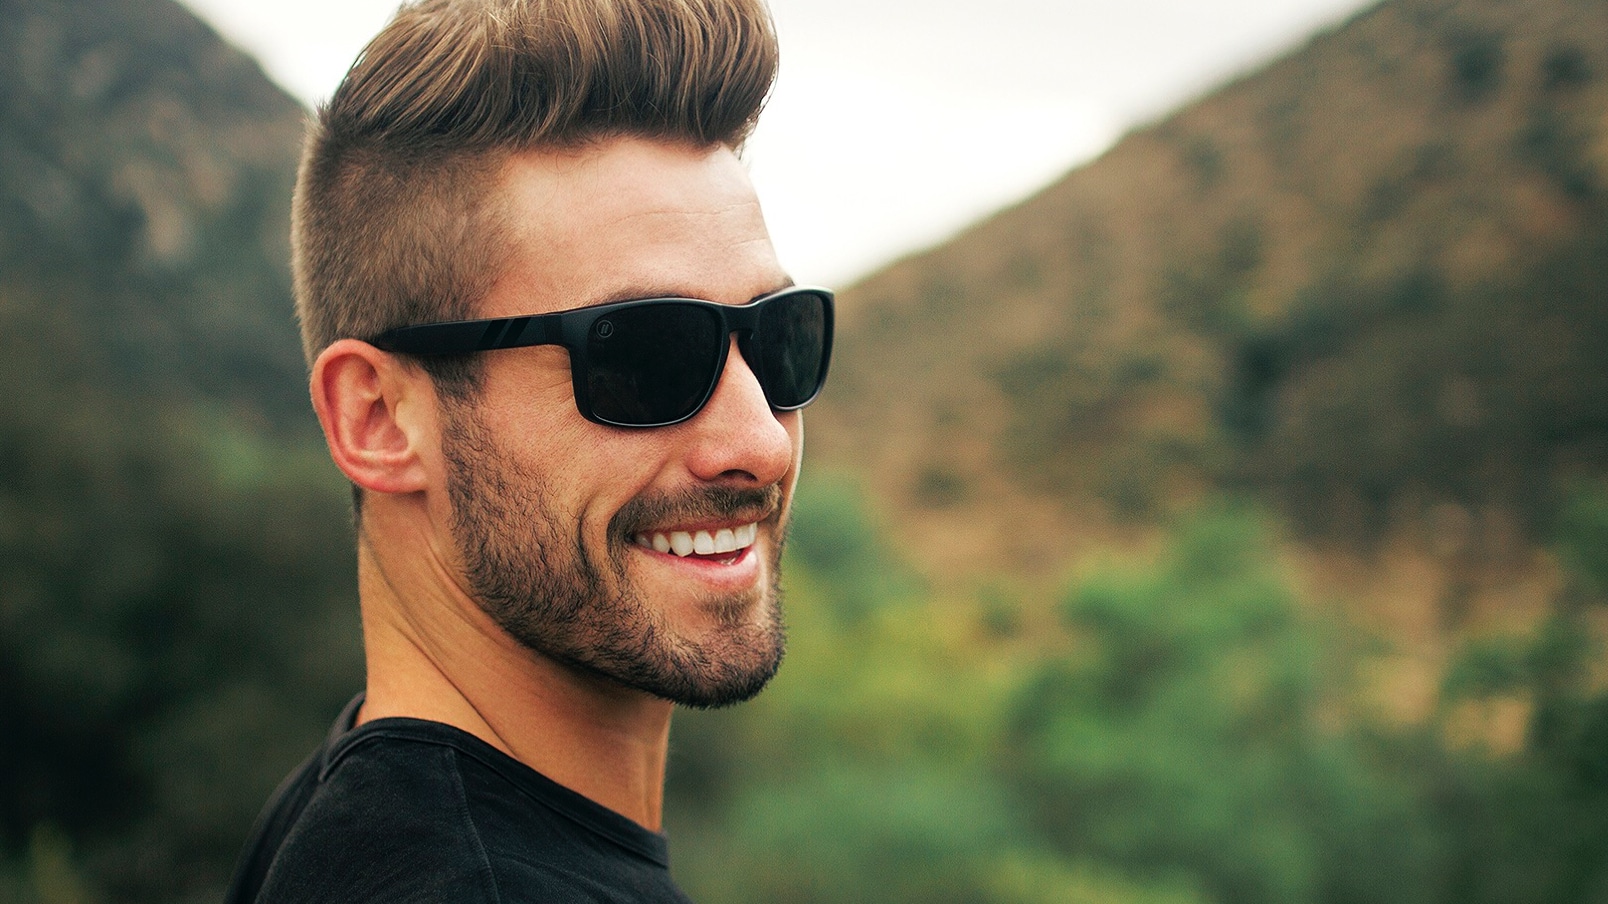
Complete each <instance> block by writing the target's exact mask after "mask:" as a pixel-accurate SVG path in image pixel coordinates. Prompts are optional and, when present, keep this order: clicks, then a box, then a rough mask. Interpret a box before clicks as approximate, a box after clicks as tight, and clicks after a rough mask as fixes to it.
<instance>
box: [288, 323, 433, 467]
mask: <svg viewBox="0 0 1608 904" xmlns="http://www.w3.org/2000/svg"><path fill="white" fill-rule="evenodd" d="M427 382H428V378H427V377H425V376H424V375H423V374H419V373H414V372H412V371H410V370H409V369H407V368H405V367H404V366H403V365H402V364H401V363H400V362H399V361H398V360H397V359H396V358H395V357H393V356H392V355H389V354H387V353H385V352H382V351H380V350H379V349H377V348H375V347H374V346H372V345H369V344H368V343H366V342H360V341H358V340H356V339H342V340H340V341H338V342H335V343H333V344H331V345H330V346H329V347H328V348H326V349H324V351H323V352H322V353H320V354H319V356H318V359H317V360H316V361H314V362H313V373H312V379H311V386H310V389H311V392H312V398H313V410H314V411H316V412H317V413H318V422H319V424H320V425H321V426H322V427H323V428H324V439H325V441H326V442H327V443H328V444H329V454H330V458H332V459H334V461H335V465H336V466H337V467H339V468H340V469H341V471H342V472H343V473H345V475H346V477H347V478H348V479H349V480H351V481H352V482H353V483H355V484H357V485H358V486H360V487H362V488H363V489H365V490H370V491H372V492H376V493H412V492H418V491H420V490H423V489H424V488H425V487H426V486H427V485H428V479H427V476H426V469H425V467H424V462H423V458H422V456H421V454H420V453H421V451H422V449H421V447H420V444H421V442H422V441H423V440H424V438H425V434H426V431H427V424H425V423H424V422H423V420H424V418H425V416H426V412H428V411H432V410H433V408H431V406H429V405H428V404H421V402H424V401H426V400H425V399H423V398H421V395H422V393H423V391H424V387H423V386H422V385H421V384H423V383H427Z"/></svg>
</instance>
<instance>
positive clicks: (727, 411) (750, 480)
mask: <svg viewBox="0 0 1608 904" xmlns="http://www.w3.org/2000/svg"><path fill="white" fill-rule="evenodd" d="M731 343H732V344H731V348H729V349H728V350H727V355H726V369H725V371H724V372H723V373H722V374H721V375H720V382H719V383H718V384H716V385H715V393H714V395H712V396H710V398H709V401H708V403H707V404H705V405H704V408H703V410H702V411H700V412H698V414H697V415H696V416H695V417H693V419H692V420H691V421H688V422H687V427H688V429H689V430H690V431H691V433H692V439H693V442H692V444H691V451H690V454H689V455H688V467H689V468H690V469H691V470H692V472H693V474H694V476H696V477H698V478H699V479H701V480H711V481H712V480H736V481H739V482H741V483H743V484H745V485H753V486H768V485H770V484H773V483H776V482H778V481H780V480H781V479H782V478H783V477H785V476H786V475H787V472H788V471H789V470H790V469H792V467H793V464H794V462H795V460H796V458H797V455H798V451H799V444H800V442H801V439H802V437H801V435H800V432H799V428H798V425H799V423H800V420H799V415H798V412H781V413H779V412H776V411H772V410H771V407H770V403H769V402H767V401H766V400H765V391H764V390H763V389H761V388H760V385H759V378H758V377H756V376H755V375H754V372H753V370H752V369H750V368H749V366H748V362H747V361H745V360H743V356H742V354H741V352H739V351H738V349H737V340H736V338H735V337H733V338H732V340H731Z"/></svg>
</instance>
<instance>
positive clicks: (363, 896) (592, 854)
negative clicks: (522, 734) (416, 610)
mask: <svg viewBox="0 0 1608 904" xmlns="http://www.w3.org/2000/svg"><path fill="white" fill-rule="evenodd" d="M667 867H668V857H667V850H666V848H665V841H664V838H663V836H662V835H659V834H657V833H653V832H649V831H647V830H646V829H643V828H642V827H640V826H637V825H636V824H635V823H632V822H631V821H630V820H628V819H626V818H625V817H623V816H621V815H619V814H617V813H614V812H613V811H610V810H607V809H606V808H604V807H602V806H600V805H598V804H596V803H594V802H592V801H590V800H588V799H586V798H585V797H582V796H581V795H579V794H576V793H575V792H573V791H570V790H569V789H567V788H564V787H562V786H560V785H558V784H556V783H554V782H552V781H551V780H549V779H547V778H546V777H545V776H542V775H541V774H540V773H538V772H536V771H534V770H532V769H530V768H529V767H527V766H525V765H523V764H521V763H519V762H518V761H516V760H514V759H512V758H511V757H508V756H507V755H506V754H503V753H502V752H501V751H498V750H496V749H495V748H493V747H491V746H490V745H488V744H486V743H485V742H484V741H481V740H480V739H478V738H475V737H473V736H471V735H468V734H467V733H465V732H462V731H460V730H458V729H456V728H452V727H450V726H446V725H442V724H440V723H434V722H425V721H420V720H414V719H382V720H376V721H375V722H370V723H367V724H365V725H363V726H360V727H354V726H353V725H352V721H351V720H350V719H349V718H345V717H343V721H338V722H337V724H336V727H335V729H333V730H332V732H331V735H330V737H329V739H328V740H327V741H326V743H325V746H324V747H322V748H320V749H319V750H318V751H317V752H315V753H314V754H313V756H312V757H311V758H310V759H309V760H308V762H307V763H306V764H304V765H303V767H302V769H301V770H299V771H298V772H297V773H295V774H294V775H292V776H291V778H290V779H289V780H287V782H286V783H285V785H284V786H283V787H282V788H281V789H280V791H279V792H278V793H277V794H276V795H275V798H274V800H273V801H272V802H270V804H269V806H268V808H267V809H266V810H265V811H264V814H263V817H262V819H261V820H260V821H259V825H258V827H257V829H256V831H255V833H254V837H253V839H252V841H251V842H250V843H249V844H248V845H247V849H246V851H245V854H244V856H243V857H242V861H241V867H240V869H239V870H238V871H237V874H236V878H235V884H234V886H233V887H232V888H231V890H230V894H229V896H228V898H227V901H228V902H229V904H314V902H343V904H344V902H350V901H363V902H414V901H419V902H424V901H430V902H437V901H452V902H455V904H457V902H463V904H478V902H483V901H484V902H506V904H513V902H524V901H539V902H543V904H555V902H557V904H562V902H622V904H623V902H632V904H636V902H685V901H686V898H685V897H684V896H682V894H681V893H680V891H679V890H678V889H676V887H675V884H674V882H673V881H671V879H670V875H669V871H668V868H667Z"/></svg>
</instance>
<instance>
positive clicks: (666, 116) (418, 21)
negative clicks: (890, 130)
mask: <svg viewBox="0 0 1608 904" xmlns="http://www.w3.org/2000/svg"><path fill="white" fill-rule="evenodd" d="M777 57H778V54H777V46H776V36H775V30H774V28H773V26H772V23H771V19H770V14H769V11H768V10H767V9H766V7H765V5H764V2H763V0H423V2H418V3H411V4H408V5H404V6H403V7H402V8H401V9H400V10H398V12H397V14H396V16H395V17H394V18H393V19H392V20H391V22H390V24H389V25H387V26H386V27H385V29H384V30H383V31H381V32H380V33H379V35H377V36H376V37H375V38H374V40H373V41H371V42H370V43H369V45H368V47H367V48H365V49H364V51H363V52H362V54H361V55H360V56H359V57H358V59H357V62H356V63H355V64H354V65H353V66H352V69H351V71H350V72H348V73H347V75H346V78H345V79H344V80H343V81H342V82H341V85H340V87H339V88H337V89H336V91H335V93H334V95H333V96H332V97H331V98H330V100H329V102H328V103H327V104H325V105H323V106H322V107H321V108H320V109H319V110H318V112H317V114H316V116H315V117H314V119H313V121H312V122H311V123H310V125H309V127H308V134H307V140H306V144H305V146H304V149H303V155H302V162H301V170H300V173H299V175H298V178H297V183H296V196H295V200H294V204H293V207H292V226H291V246H292V269H293V271H294V276H295V290H296V310H297V315H298V317H299V319H300V321H301V329H302V343H303V350H304V351H305V352H306V354H307V358H308V361H309V362H311V361H312V360H313V359H314V358H316V357H317V355H318V354H319V352H321V351H322V350H323V349H324V348H325V347H326V346H328V345H329V344H330V343H332V342H335V341H336V340H338V339H342V338H359V339H362V338H368V337H371V336H374V335H377V334H378V333H380V332H383V331H384V330H387V329H390V328H392V327H396V326H403V325H407V324H413V323H426V322H432V321H438V320H457V319H467V318H470V317H473V316H475V310H476V308H477V306H478V303H479V301H480V299H481V298H482V297H484V295H485V293H486V291H488V290H489V288H490V286H491V284H492V283H493V282H494V281H495V279H496V278H497V276H498V275H499V273H500V272H501V269H502V265H503V262H504V256H505V254H506V253H507V249H508V246H509V242H508V240H507V231H508V230H507V226H506V224H505V223H504V222H503V219H502V216H501V208H500V206H499V204H498V203H497V199H496V198H495V197H494V196H493V194H494V193H493V190H494V189H495V187H496V185H497V181H498V178H499V175H500V173H501V171H502V164H503V163H504V162H506V160H507V159H508V157H509V156H510V155H512V154H514V153H518V152H521V151H527V150H535V149H542V148H554V149H561V148H571V147H579V146H582V145H585V144H587V143H589V142H593V141H598V140H602V139H607V138H610V137H615V136H635V137H643V138H651V139H660V140H665V141H672V142H682V143H687V144H691V145H694V146H699V147H709V146H714V145H717V144H723V145H726V146H729V147H731V148H733V149H738V148H740V147H741V145H742V143H743V141H744V140H745V139H746V138H747V137H748V134H749V132H750V131H752V129H753V127H754V123H755V122H756V121H757V119H758V118H759V112H760V109H761V108H762V107H763V106H764V103H765V99H766V97H767V95H768V94H769V92H770V88H771V84H772V82H773V81H774V79H775V75H776V66H777ZM425 363H426V366H427V367H428V368H429V369H430V373H431V375H432V376H433V377H434V378H435V381H436V383H437V385H438V387H440V388H441V389H442V390H443V391H445V392H446V393H447V394H448V395H463V394H466V393H469V392H471V391H472V389H473V385H474V383H475V379H474V376H475V374H474V371H472V370H471V368H472V365H473V362H472V360H457V361H453V360H443V361H427V362H425Z"/></svg>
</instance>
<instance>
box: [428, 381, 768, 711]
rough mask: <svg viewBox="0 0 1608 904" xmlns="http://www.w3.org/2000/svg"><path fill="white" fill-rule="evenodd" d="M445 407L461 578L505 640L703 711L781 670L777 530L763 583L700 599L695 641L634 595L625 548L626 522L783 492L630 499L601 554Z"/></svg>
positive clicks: (462, 407) (729, 509)
mask: <svg viewBox="0 0 1608 904" xmlns="http://www.w3.org/2000/svg"><path fill="white" fill-rule="evenodd" d="M443 408H444V412H443V414H444V427H445V428H446V429H445V430H444V431H443V437H444V439H443V443H442V445H443V449H442V453H443V456H444V457H445V459H446V462H447V465H448V478H447V494H448V499H449V500H450V502H451V505H452V519H453V533H454V538H455V540H456V543H457V547H458V553H459V556H460V557H461V558H462V561H463V565H464V570H465V577H466V579H467V581H468V583H469V589H470V592H471V593H473V594H474V597H475V601H476V602H477V603H478V604H479V605H480V607H481V608H482V609H483V610H484V611H485V612H486V613H487V614H488V615H490V616H491V618H492V619H493V620H494V621H495V622H496V623H497V624H498V626H500V627H501V628H502V629H503V630H504V631H506V632H507V633H508V635H509V636H510V637H512V638H513V639H514V640H516V641H518V642H519V643H520V644H522V645H524V646H525V647H527V648H528V649H530V650H532V651H534V652H536V653H538V654H540V655H542V656H545V657H547V658H549V659H552V660H554V661H557V662H559V663H562V664H564V665H566V666H568V667H570V668H572V669H575V670H577V671H580V672H583V673H587V674H590V675H593V676H596V677H601V678H604V679H606V680H608V681H611V682H613V683H615V684H618V685H622V686H625V687H629V688H635V689H637V690H640V691H642V692H644V693H648V694H652V695H653V696H655V697H660V698H662V699H665V700H670V701H672V702H675V703H679V704H682V705H684V706H691V707H697V708H714V707H721V706H729V705H732V704H734V703H740V702H742V701H744V700H748V699H750V698H752V697H753V696H754V695H756V694H758V693H759V692H760V690H762V689H763V688H764V687H765V685H766V684H767V683H768V682H769V681H770V679H771V678H772V677H773V676H774V675H775V674H776V671H777V669H778V668H779V667H780V666H781V661H782V654H783V650H784V647H785V629H784V627H783V624H782V615H781V609H782V592H781V586H780V574H781V570H780V567H779V566H780V558H781V546H782V544H781V537H780V531H779V529H778V533H777V535H776V542H774V543H772V544H769V547H768V548H769V551H770V557H769V560H768V561H767V562H766V563H765V564H766V565H767V566H768V567H767V572H768V574H769V576H770V580H769V582H768V584H767V585H765V586H761V587H756V588H754V590H752V591H750V592H747V593H743V594H739V595H731V596H717V595H713V594H711V595H708V596H705V597H703V598H701V599H698V600H696V601H694V603H693V605H694V606H695V607H696V608H697V609H698V610H699V611H701V612H705V613H708V614H709V615H710V617H711V618H713V619H714V621H715V626H714V627H713V628H712V629H711V630H709V631H708V632H707V633H706V634H705V635H704V636H703V637H701V638H691V637H686V636H682V635H680V634H678V633H677V632H676V631H674V630H673V628H672V627H671V626H670V625H668V624H667V621H666V619H665V617H664V614H663V611H662V610H660V609H656V608H654V607H653V606H652V605H651V602H650V601H648V600H645V599H644V598H643V597H642V595H641V594H640V593H639V591H638V588H637V587H636V586H635V585H634V584H633V583H632V581H631V580H630V577H629V575H628V573H627V572H628V568H627V557H628V556H631V555H636V554H637V553H634V552H633V551H632V550H631V549H630V548H629V545H628V544H629V543H630V538H631V534H632V532H633V528H636V527H641V526H645V525H648V524H652V523H673V522H674V521H676V520H681V521H684V522H687V523H691V522H694V521H696V520H699V519H707V518H720V517H726V516H730V515H734V514H736V513H739V512H750V511H755V510H764V511H769V512H775V511H777V509H778V501H779V496H780V490H779V489H778V488H776V487H769V488H765V489H732V488H728V487H711V488H709V489H707V490H703V491H693V492H689V493H685V494H681V495H678V496H674V497H670V496H656V497H649V498H638V499H634V500H632V501H631V502H630V503H628V504H627V505H625V506H624V507H622V508H621V510H620V511H619V512H618V513H616V515H615V516H614V517H613V518H612V519H611V521H610V524H609V527H608V543H607V548H606V549H605V550H604V551H603V553H604V554H603V555H602V557H601V559H602V560H601V561H597V560H595V557H594V556H593V554H592V553H591V551H589V549H588V547H587V545H586V543H585V539H584V536H583V534H582V528H581V525H580V522H579V519H578V518H577V517H574V516H570V517H566V513H562V512H559V511H555V510H554V508H553V506H552V504H551V500H550V497H549V494H548V493H547V492H546V490H545V487H544V481H543V480H542V479H541V477H540V476H539V475H537V474H536V473H534V472H533V471H532V470H531V469H529V468H526V467H524V466H523V465H522V464H521V463H520V462H518V461H517V460H515V459H514V457H513V456H512V455H510V454H509V453H508V452H507V451H506V450H504V449H503V448H501V447H500V446H499V445H498V444H497V442H496V440H495V439H494V437H493V436H492V435H491V432H490V431H489V430H487V429H486V428H485V427H484V425H483V424H482V423H481V422H480V421H479V418H478V416H477V415H476V414H475V412H474V410H473V408H472V407H471V405H470V404H466V403H457V402H448V403H447V404H446V405H444V406H443ZM756 549H757V547H756ZM749 554H750V555H754V554H757V553H755V552H751V553H749ZM756 606H757V607H759V610H758V611H759V618H758V619H754V618H753V617H752V613H754V612H755V607H756Z"/></svg>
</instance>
